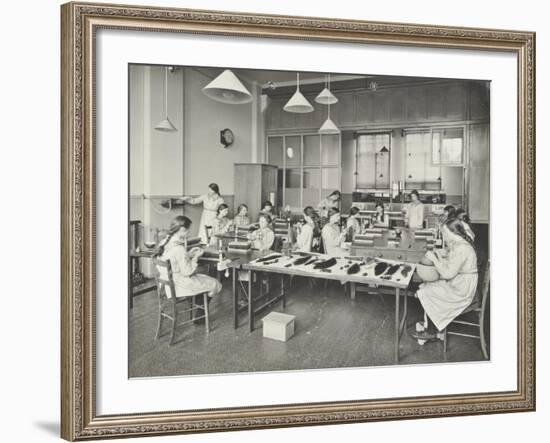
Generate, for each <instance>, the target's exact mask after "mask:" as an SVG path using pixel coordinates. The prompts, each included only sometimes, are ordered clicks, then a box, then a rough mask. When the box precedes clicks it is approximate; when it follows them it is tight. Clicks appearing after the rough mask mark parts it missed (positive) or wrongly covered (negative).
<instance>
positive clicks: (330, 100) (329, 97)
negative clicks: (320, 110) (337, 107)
mask: <svg viewBox="0 0 550 443" xmlns="http://www.w3.org/2000/svg"><path fill="white" fill-rule="evenodd" d="M315 101H316V102H317V103H320V104H321V105H333V104H334V103H338V99H337V98H336V96H335V95H334V94H333V93H332V92H330V90H329V89H328V88H325V89H323V90H322V91H321V92H319V95H318V96H317V97H315Z"/></svg>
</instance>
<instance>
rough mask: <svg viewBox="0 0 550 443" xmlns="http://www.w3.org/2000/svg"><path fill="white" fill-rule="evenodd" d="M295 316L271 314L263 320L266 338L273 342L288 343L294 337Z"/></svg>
mask: <svg viewBox="0 0 550 443" xmlns="http://www.w3.org/2000/svg"><path fill="white" fill-rule="evenodd" d="M295 318H296V316H295V315H290V314H283V313H281V312H271V313H269V314H267V315H266V316H265V317H264V318H263V319H262V322H263V331H264V337H267V338H271V339H273V340H279V341H287V340H288V339H289V338H290V337H292V336H293V335H294V319H295Z"/></svg>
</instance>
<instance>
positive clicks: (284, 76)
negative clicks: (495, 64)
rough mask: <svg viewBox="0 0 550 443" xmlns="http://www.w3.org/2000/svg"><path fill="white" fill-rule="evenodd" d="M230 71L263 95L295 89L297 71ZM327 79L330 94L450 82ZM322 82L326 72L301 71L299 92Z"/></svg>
mask: <svg viewBox="0 0 550 443" xmlns="http://www.w3.org/2000/svg"><path fill="white" fill-rule="evenodd" d="M191 69H195V70H198V71H200V72H201V73H203V74H204V75H207V76H208V77H211V78H212V79H214V78H215V77H216V76H217V75H219V74H220V73H221V72H222V71H223V70H224V69H225V68H210V67H195V68H191ZM231 70H232V71H233V72H234V73H235V74H236V75H237V77H239V79H241V81H242V82H243V83H245V85H246V84H248V85H252V84H257V85H260V86H261V87H262V92H263V93H264V94H267V95H269V96H282V95H290V94H292V93H293V92H294V90H295V89H296V71H275V70H258V69H237V68H231ZM330 79H331V90H333V91H337V90H344V89H361V88H365V89H367V88H369V86H370V85H371V84H372V82H375V83H376V86H377V88H386V87H393V86H403V85H413V84H418V83H425V82H430V81H435V80H451V79H441V78H435V77H405V76H393V75H374V74H365V75H357V74H346V73H331V77H330ZM325 81H326V73H324V72H300V89H301V90H302V92H304V93H308V92H316V91H317V92H318V91H320V90H321V89H322V86H323V85H324V84H325Z"/></svg>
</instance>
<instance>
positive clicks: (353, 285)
mask: <svg viewBox="0 0 550 443" xmlns="http://www.w3.org/2000/svg"><path fill="white" fill-rule="evenodd" d="M350 287H351V291H350V292H351V299H352V300H355V283H354V282H351V283H350Z"/></svg>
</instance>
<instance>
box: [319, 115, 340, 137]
mask: <svg viewBox="0 0 550 443" xmlns="http://www.w3.org/2000/svg"><path fill="white" fill-rule="evenodd" d="M319 134H327V135H328V134H340V129H338V126H336V125H335V124H334V122H333V121H332V120H331V119H330V117H329V118H327V119H326V120H325V122H324V123H323V126H321V128H320V129H319Z"/></svg>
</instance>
